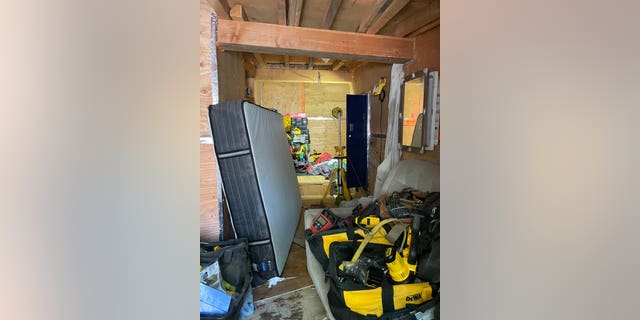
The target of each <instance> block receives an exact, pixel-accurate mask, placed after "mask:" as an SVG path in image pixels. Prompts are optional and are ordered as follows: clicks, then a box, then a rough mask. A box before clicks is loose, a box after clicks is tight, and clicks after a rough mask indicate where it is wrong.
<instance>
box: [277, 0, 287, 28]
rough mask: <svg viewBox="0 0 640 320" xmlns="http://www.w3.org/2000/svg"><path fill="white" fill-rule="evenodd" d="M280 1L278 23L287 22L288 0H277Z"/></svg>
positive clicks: (278, 4)
mask: <svg viewBox="0 0 640 320" xmlns="http://www.w3.org/2000/svg"><path fill="white" fill-rule="evenodd" d="M276 1H278V3H277V4H276V7H277V9H278V24H287V0H276Z"/></svg>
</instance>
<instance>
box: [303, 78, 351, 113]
mask: <svg viewBox="0 0 640 320" xmlns="http://www.w3.org/2000/svg"><path fill="white" fill-rule="evenodd" d="M349 93H351V86H350V85H349V84H347V83H328V84H317V83H305V84H304V103H305V113H306V114H307V116H308V117H325V118H331V117H332V115H331V110H333V108H335V107H340V108H342V110H345V112H346V110H347V96H346V95H347V94H349Z"/></svg>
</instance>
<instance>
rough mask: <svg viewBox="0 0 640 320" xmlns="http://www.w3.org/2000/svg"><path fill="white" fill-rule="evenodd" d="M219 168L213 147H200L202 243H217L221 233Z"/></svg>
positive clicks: (205, 145)
mask: <svg viewBox="0 0 640 320" xmlns="http://www.w3.org/2000/svg"><path fill="white" fill-rule="evenodd" d="M216 172H217V166H216V161H215V157H214V155H213V145H211V144H201V145H200V241H217V240H218V238H219V232H220V218H219V214H218V188H217V185H218V182H217V177H216Z"/></svg>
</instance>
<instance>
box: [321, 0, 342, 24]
mask: <svg viewBox="0 0 640 320" xmlns="http://www.w3.org/2000/svg"><path fill="white" fill-rule="evenodd" d="M341 4H342V0H330V1H329V6H328V7H327V11H325V13H324V18H322V24H321V25H320V28H322V29H331V25H332V24H333V20H335V18H336V14H338V9H340V5H341Z"/></svg>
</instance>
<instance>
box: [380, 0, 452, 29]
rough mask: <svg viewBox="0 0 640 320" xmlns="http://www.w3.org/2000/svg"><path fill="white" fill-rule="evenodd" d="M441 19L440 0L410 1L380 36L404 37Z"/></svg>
mask: <svg viewBox="0 0 640 320" xmlns="http://www.w3.org/2000/svg"><path fill="white" fill-rule="evenodd" d="M438 17H440V1H439V0H421V1H415V0H414V1H410V2H409V3H408V4H407V5H406V6H405V7H404V8H403V9H402V10H400V12H398V14H397V15H396V16H395V17H394V18H393V19H391V21H389V22H388V23H387V25H386V26H384V27H383V28H382V29H380V31H379V32H378V33H379V34H386V35H393V36H396V37H404V36H406V35H408V34H410V33H411V32H413V31H415V30H417V29H419V28H420V27H422V26H424V25H426V24H428V23H429V22H431V21H433V20H434V19H436V18H438Z"/></svg>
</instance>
